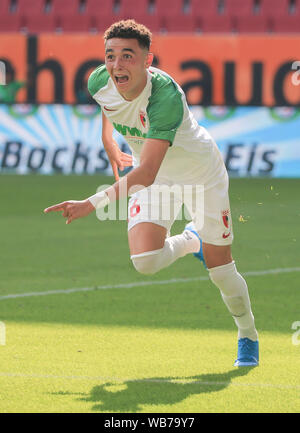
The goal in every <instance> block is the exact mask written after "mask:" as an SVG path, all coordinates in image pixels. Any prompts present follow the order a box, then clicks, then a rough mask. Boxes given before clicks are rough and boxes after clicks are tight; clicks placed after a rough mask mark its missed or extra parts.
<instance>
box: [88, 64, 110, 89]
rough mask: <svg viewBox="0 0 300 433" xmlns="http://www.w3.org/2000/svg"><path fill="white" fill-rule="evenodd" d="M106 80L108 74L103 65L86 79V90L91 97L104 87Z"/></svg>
mask: <svg viewBox="0 0 300 433" xmlns="http://www.w3.org/2000/svg"><path fill="white" fill-rule="evenodd" d="M108 79H109V73H108V72H107V70H106V67H105V65H100V66H98V68H96V69H95V70H94V71H93V72H92V73H91V75H90V76H89V79H88V90H89V92H90V94H91V96H94V95H95V94H96V93H97V92H98V91H99V90H100V89H101V88H102V87H104V86H106V84H107V81H108Z"/></svg>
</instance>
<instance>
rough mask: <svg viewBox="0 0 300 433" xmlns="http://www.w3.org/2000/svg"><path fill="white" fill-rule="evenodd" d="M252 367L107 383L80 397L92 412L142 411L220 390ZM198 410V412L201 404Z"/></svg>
mask: <svg viewBox="0 0 300 433" xmlns="http://www.w3.org/2000/svg"><path fill="white" fill-rule="evenodd" d="M252 368H254V367H244V368H236V369H234V370H230V371H228V372H226V373H218V374H202V375H199V376H191V377H184V378H175V377H173V378H172V377H156V378H148V379H140V380H128V381H124V382H122V383H117V384H116V383H115V382H107V383H105V384H103V385H98V386H94V387H93V388H92V390H91V392H90V395H89V396H88V397H84V398H81V399H80V400H81V401H86V402H92V403H93V406H92V410H93V411H101V412H135V413H136V412H140V411H142V410H143V405H153V406H158V405H172V404H176V403H179V402H182V401H183V400H185V399H186V398H188V397H190V396H191V395H197V394H206V393H211V392H218V391H221V390H223V389H225V388H226V387H227V386H228V385H230V383H231V380H232V379H233V378H235V377H240V376H245V375H246V374H248V373H249V371H250V370H251V369H252ZM199 409H200V411H201V407H200V408H199ZM203 410H204V408H203ZM158 411H159V410H158Z"/></svg>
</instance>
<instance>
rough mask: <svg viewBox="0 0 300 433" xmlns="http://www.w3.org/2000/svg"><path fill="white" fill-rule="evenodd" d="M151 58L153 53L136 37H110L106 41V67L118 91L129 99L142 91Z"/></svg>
mask: <svg viewBox="0 0 300 433" xmlns="http://www.w3.org/2000/svg"><path fill="white" fill-rule="evenodd" d="M152 59H153V55H152V54H151V53H149V52H148V50H146V49H144V48H141V47H140V45H139V43H138V41H137V40H136V39H122V38H112V39H108V41H107V42H106V45H105V65H106V69H107V71H108V73H109V75H110V76H111V78H112V80H113V81H114V83H115V85H116V87H117V89H118V91H119V93H120V94H121V95H122V96H123V97H124V98H125V99H127V100H129V101H130V100H132V99H134V98H136V97H137V96H138V95H139V94H140V93H141V92H142V91H143V89H144V87H145V85H146V83H147V72H146V70H147V68H148V67H149V66H150V65H151V63H152Z"/></svg>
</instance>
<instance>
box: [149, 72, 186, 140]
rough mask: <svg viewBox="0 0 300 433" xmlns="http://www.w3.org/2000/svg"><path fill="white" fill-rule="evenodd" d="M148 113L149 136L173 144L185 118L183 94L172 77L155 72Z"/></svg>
mask: <svg viewBox="0 0 300 433" xmlns="http://www.w3.org/2000/svg"><path fill="white" fill-rule="evenodd" d="M151 83H152V92H151V96H150V98H149V103H148V107H147V114H148V117H149V123H150V128H149V131H148V133H147V138H157V139H161V140H168V141H169V142H170V145H172V143H173V140H174V138H175V135H176V131H177V129H178V127H179V126H180V124H181V122H182V119H183V102H182V94H181V92H180V91H179V89H178V87H177V85H176V83H175V82H174V81H173V80H172V78H171V77H168V76H166V75H163V74H160V73H157V72H154V73H153V77H152V79H151Z"/></svg>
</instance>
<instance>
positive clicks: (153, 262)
mask: <svg viewBox="0 0 300 433" xmlns="http://www.w3.org/2000/svg"><path fill="white" fill-rule="evenodd" d="M159 251H160V250H156V251H147V252H145V253H141V254H135V255H133V256H131V260H132V264H133V266H134V267H135V269H136V270H137V271H138V272H139V273H140V274H144V275H152V274H155V273H156V272H158V271H159V269H160V268H159Z"/></svg>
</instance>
